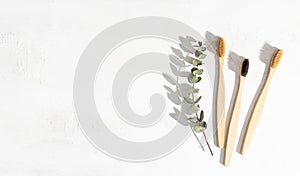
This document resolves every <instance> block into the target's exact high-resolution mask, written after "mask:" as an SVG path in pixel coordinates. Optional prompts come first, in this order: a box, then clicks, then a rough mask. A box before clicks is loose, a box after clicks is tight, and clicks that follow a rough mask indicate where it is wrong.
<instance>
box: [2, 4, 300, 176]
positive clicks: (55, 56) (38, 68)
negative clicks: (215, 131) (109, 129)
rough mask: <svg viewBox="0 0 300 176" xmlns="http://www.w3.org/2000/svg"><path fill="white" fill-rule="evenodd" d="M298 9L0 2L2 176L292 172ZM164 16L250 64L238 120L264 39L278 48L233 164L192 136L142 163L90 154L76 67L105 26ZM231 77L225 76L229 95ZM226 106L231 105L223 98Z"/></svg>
mask: <svg viewBox="0 0 300 176" xmlns="http://www.w3.org/2000/svg"><path fill="white" fill-rule="evenodd" d="M299 9H300V3H299V1H296V0H289V1H283V0H272V1H271V0H270V1H261V0H252V1H237V0H236V1H233V0H227V1H216V0H207V1H203V0H176V1H175V0H172V1H171V0H164V1H161V0H151V1H146V0H127V1H125V0H110V1H109V0H98V1H96V0H94V1H83V0H75V1H74V0H73V1H71V0H61V1H56V0H36V1H34V0H28V1H26V2H25V1H24V2H23V1H15V0H12V1H4V0H1V1H0V90H1V91H0V175H3V176H4V175H5V176H12V175H13V176H15V175H22V176H23V175H25V176H27V175H28V176H38V175H43V176H44V175H51V176H54V175H58V176H60V175H70V176H71V175H72V176H77V175H78V176H79V175H85V176H89V175H192V174H193V175H217V174H218V175H251V176H253V175H261V174H267V175H299V170H298V168H296V167H297V166H298V167H299V164H298V163H299V161H298V159H299V157H300V155H299V148H300V145H299V134H300V133H299V122H300V120H299V119H300V117H299V114H298V112H299V104H300V103H299V100H300V93H299V89H300V86H299V77H298V75H299V73H298V72H297V71H298V70H299V67H300V61H299V60H300V56H299V55H300V54H298V52H299V50H297V48H298V47H300V45H299V43H300V33H299V31H300V13H299ZM149 15H154V16H164V17H169V18H174V19H177V20H179V21H182V22H184V23H186V24H188V25H190V26H192V27H193V28H195V29H197V30H199V31H200V32H201V33H204V31H205V30H210V31H212V32H214V33H217V34H219V35H221V36H223V37H224V38H225V39H226V41H227V43H228V47H230V48H231V49H232V50H234V51H236V52H237V53H240V54H242V55H244V56H246V57H248V58H251V59H254V60H252V61H251V63H250V64H251V65H250V70H249V76H247V80H248V81H247V82H246V83H245V92H246V93H244V102H243V103H244V104H243V106H242V112H241V114H242V115H241V121H240V122H241V123H240V124H242V122H243V120H244V116H245V114H246V112H247V108H248V105H249V104H250V102H251V99H252V97H253V95H254V93H255V91H256V88H257V85H258V83H259V81H260V78H261V75H262V73H263V65H262V64H261V62H260V61H258V60H257V59H256V57H257V56H258V51H259V48H260V47H261V45H262V44H263V42H264V41H268V42H269V43H271V44H273V45H275V46H278V47H279V48H281V49H283V50H284V56H283V59H282V61H281V63H280V64H279V67H278V69H277V71H276V73H275V75H274V79H273V80H272V83H271V87H270V91H269V95H268V98H267V102H266V105H265V109H264V112H263V117H262V119H261V121H260V124H259V126H258V129H257V131H256V134H255V137H254V139H253V141H252V145H251V147H250V149H249V151H248V153H247V154H246V155H245V156H241V155H239V154H237V153H235V154H234V156H233V159H232V163H231V166H230V167H228V168H226V167H224V166H222V165H221V164H219V163H218V160H219V158H218V151H217V149H216V148H215V147H214V148H213V149H214V152H215V154H216V156H214V157H210V156H209V154H208V153H207V152H206V153H204V152H202V151H201V149H200V148H199V146H197V143H196V141H195V139H194V138H193V137H190V138H189V140H188V141H187V142H186V143H185V144H183V145H182V146H181V147H180V148H179V149H178V150H176V151H175V152H173V153H171V154H170V155H168V156H167V157H164V158H162V159H159V160H156V161H152V162H148V163H126V162H122V161H118V160H115V159H112V158H110V157H108V156H106V155H104V154H103V153H101V152H99V151H97V150H96V149H95V148H94V147H93V146H92V145H91V144H90V143H89V142H88V141H87V140H86V139H85V137H84V136H83V134H82V133H81V131H80V128H79V127H78V124H77V121H76V119H75V114H74V110H73V105H72V80H73V75H74V71H75V67H76V64H77V61H78V59H79V57H80V54H81V52H82V51H83V50H84V49H85V46H86V45H87V44H88V43H89V41H90V40H91V39H92V38H93V37H94V36H95V35H97V34H98V33H99V32H101V31H102V30H104V29H105V28H107V27H109V26H110V25H113V24H115V23H117V22H120V21H122V20H124V19H129V18H133V17H138V16H149ZM233 76H234V75H233V73H232V72H230V71H228V70H227V71H226V83H227V84H226V88H227V89H226V91H227V95H231V90H232V84H233ZM227 101H229V99H228V100H227Z"/></svg>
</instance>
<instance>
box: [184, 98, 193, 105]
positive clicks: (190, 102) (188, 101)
mask: <svg viewBox="0 0 300 176" xmlns="http://www.w3.org/2000/svg"><path fill="white" fill-rule="evenodd" d="M184 100H185V101H186V102H187V103H189V104H194V100H193V99H191V98H189V97H184Z"/></svg>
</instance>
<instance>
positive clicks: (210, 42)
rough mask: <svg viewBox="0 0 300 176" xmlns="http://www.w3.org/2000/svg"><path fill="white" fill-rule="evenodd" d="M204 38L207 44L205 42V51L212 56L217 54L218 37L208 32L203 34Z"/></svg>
mask: <svg viewBox="0 0 300 176" xmlns="http://www.w3.org/2000/svg"><path fill="white" fill-rule="evenodd" d="M205 38H206V40H207V42H206V47H207V49H208V50H209V51H210V52H212V53H214V54H217V53H218V44H219V40H220V37H219V36H216V35H214V34H212V33H211V32H209V31H206V32H205Z"/></svg>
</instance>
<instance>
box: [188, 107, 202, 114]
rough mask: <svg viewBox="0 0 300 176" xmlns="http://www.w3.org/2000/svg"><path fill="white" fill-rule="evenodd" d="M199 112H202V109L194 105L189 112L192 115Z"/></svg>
mask: <svg viewBox="0 0 300 176" xmlns="http://www.w3.org/2000/svg"><path fill="white" fill-rule="evenodd" d="M199 110H200V108H199V107H197V106H195V105H192V106H190V108H189V111H190V112H191V113H196V112H198V111H199Z"/></svg>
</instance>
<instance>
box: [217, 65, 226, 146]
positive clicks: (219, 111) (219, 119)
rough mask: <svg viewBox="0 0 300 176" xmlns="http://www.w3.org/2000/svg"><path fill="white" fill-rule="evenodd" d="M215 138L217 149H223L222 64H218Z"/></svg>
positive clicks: (223, 99)
mask: <svg viewBox="0 0 300 176" xmlns="http://www.w3.org/2000/svg"><path fill="white" fill-rule="evenodd" d="M216 118H217V119H216V125H217V126H216V136H217V137H216V138H217V144H216V145H217V146H218V147H219V148H223V147H224V135H225V87H224V76H223V62H220V71H219V86H218V91H217V108H216Z"/></svg>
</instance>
